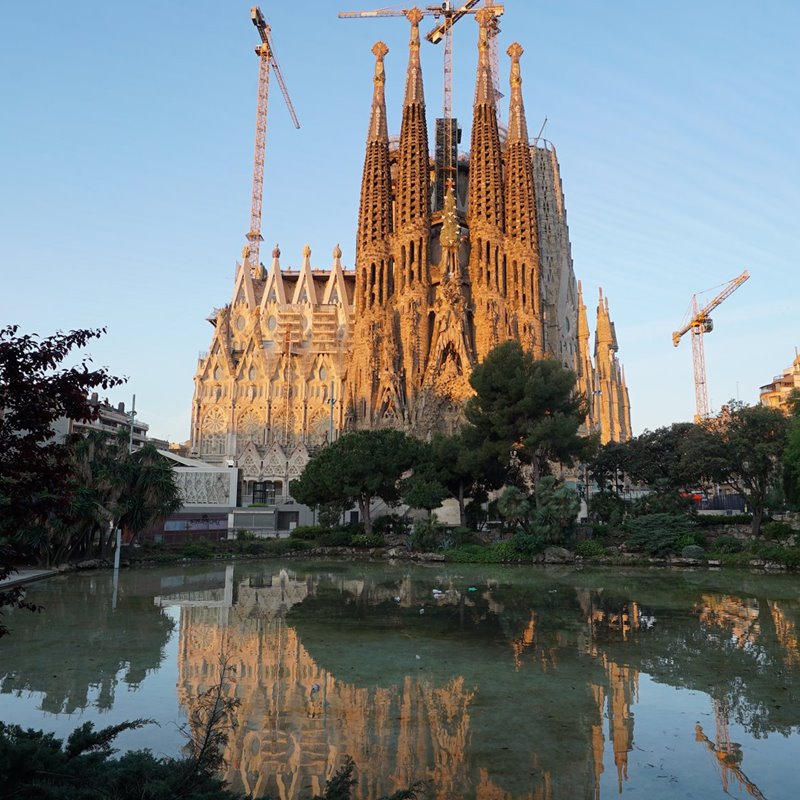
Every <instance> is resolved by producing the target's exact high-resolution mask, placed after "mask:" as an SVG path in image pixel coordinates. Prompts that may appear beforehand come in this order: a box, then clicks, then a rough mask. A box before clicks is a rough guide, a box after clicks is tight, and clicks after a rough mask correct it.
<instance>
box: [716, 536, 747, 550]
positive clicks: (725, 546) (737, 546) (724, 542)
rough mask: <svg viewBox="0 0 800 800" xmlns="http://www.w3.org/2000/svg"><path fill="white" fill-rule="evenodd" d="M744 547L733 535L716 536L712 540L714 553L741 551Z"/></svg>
mask: <svg viewBox="0 0 800 800" xmlns="http://www.w3.org/2000/svg"><path fill="white" fill-rule="evenodd" d="M743 549H744V546H743V545H742V543H741V542H740V541H739V540H738V539H737V538H736V537H735V536H728V535H727V534H724V535H723V536H718V537H717V538H716V539H715V540H714V545H713V550H714V552H715V553H741V552H742V550H743Z"/></svg>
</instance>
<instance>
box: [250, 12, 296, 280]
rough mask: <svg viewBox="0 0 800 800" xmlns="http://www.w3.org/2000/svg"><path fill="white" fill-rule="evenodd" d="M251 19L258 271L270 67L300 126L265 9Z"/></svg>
mask: <svg viewBox="0 0 800 800" xmlns="http://www.w3.org/2000/svg"><path fill="white" fill-rule="evenodd" d="M250 19H251V20H252V22H253V25H255V27H256V30H257V31H258V35H259V36H260V38H261V44H260V45H259V46H258V47H256V55H257V56H258V57H259V64H258V102H257V105H256V143H255V154H254V156H253V191H252V195H251V199H250V230H249V231H248V233H247V241H248V242H249V245H248V248H247V249H248V261H249V266H250V271H251V273H253V274H258V272H259V271H260V269H261V266H260V265H261V260H260V254H259V250H260V245H261V242H262V238H263V237H262V236H261V205H262V200H263V197H264V151H265V147H266V143H267V106H268V100H269V71H270V67H271V68H272V70H273V71H274V72H275V78H276V80H277V81H278V86H279V87H280V90H281V94H282V95H283V99H284V100H285V101H286V106H287V108H288V109H289V115H290V116H291V118H292V122H293V123H294V126H295V128H299V127H300V123H299V121H298V119H297V114H296V113H295V110H294V106H293V105H292V101H291V100H290V98H289V92H288V91H287V89H286V83H285V81H284V80H283V75H282V74H281V70H280V67H279V66H278V62H277V60H276V59H275V52H274V48H273V46H272V36H271V29H270V26H269V25H268V24H267V21H266V20H265V19H264V15H263V14H262V13H261V9H260V8H259V7H258V6H253V7H252V8H251V9H250Z"/></svg>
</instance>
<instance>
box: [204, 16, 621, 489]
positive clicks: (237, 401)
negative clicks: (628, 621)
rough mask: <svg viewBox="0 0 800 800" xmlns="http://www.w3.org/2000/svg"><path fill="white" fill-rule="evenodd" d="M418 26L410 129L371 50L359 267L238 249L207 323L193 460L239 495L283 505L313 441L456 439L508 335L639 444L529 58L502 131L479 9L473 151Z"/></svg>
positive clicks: (413, 39)
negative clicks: (234, 483)
mask: <svg viewBox="0 0 800 800" xmlns="http://www.w3.org/2000/svg"><path fill="white" fill-rule="evenodd" d="M406 16H407V17H408V19H409V22H410V26H411V34H410V43H409V53H408V68H407V71H406V75H405V94H404V100H403V108H402V119H401V126H400V135H399V138H398V137H390V135H389V129H388V124H387V115H386V102H385V98H384V88H385V82H386V79H387V77H386V69H385V64H384V61H385V57H386V55H387V52H388V48H387V47H386V45H385V44H383V43H382V42H378V43H376V44H375V45H374V47H373V48H372V53H373V55H374V57H375V69H374V77H373V91H372V105H371V110H370V115H369V127H368V132H367V142H366V153H365V156H364V169H363V176H362V182H361V199H360V206H359V212H358V220H357V227H356V256H355V265H354V267H352V268H347V267H345V266H344V265H343V264H342V261H341V250H340V249H339V246H338V245H337V246H336V247H335V248H334V249H333V253H332V256H331V261H330V264H329V266H327V267H326V268H320V267H319V265H318V264H319V262H317V266H315V265H314V263H313V262H312V251H311V248H310V247H309V246H306V247H305V249H304V252H303V254H302V262H301V265H300V267H299V268H298V269H287V268H282V267H281V252H280V250H279V248H278V247H277V246H276V247H275V249H274V250H273V252H272V260H271V263H270V265H269V266H268V267H267V266H265V265H262V264H259V265H258V266H257V267H255V268H254V267H253V266H252V265H251V263H250V259H249V258H248V255H249V254H248V250H247V248H245V251H244V253H243V258H242V262H241V264H240V265H238V267H237V271H236V277H235V281H234V286H233V294H232V297H231V301H230V303H228V304H227V305H225V306H224V307H223V308H220V309H217V310H215V312H214V313H213V314H212V316H211V317H210V322H211V324H212V325H213V327H214V332H213V335H212V338H211V345H210V348H209V350H208V352H207V354H204V355H203V356H201V358H200V359H199V362H198V365H197V371H196V374H195V391H194V398H193V405H192V431H191V442H192V452H193V454H195V455H196V456H198V457H199V458H201V459H202V460H203V461H206V462H210V463H219V464H228V465H230V466H233V465H235V466H237V467H238V468H239V477H240V481H241V489H242V492H241V494H242V499H243V500H244V499H248V500H250V501H258V500H263V501H271V500H272V499H273V498H274V497H276V496H278V497H285V496H286V493H287V487H288V482H289V481H290V480H292V479H293V478H295V477H297V476H298V475H299V474H300V473H301V472H302V470H303V468H304V466H305V464H306V463H307V461H308V459H309V457H310V456H311V455H313V452H314V450H315V449H316V448H319V447H321V446H324V445H325V444H327V443H328V442H330V441H332V440H334V439H335V438H336V437H337V436H338V435H339V434H340V433H341V432H343V431H347V430H356V429H362V428H376V427H382V426H391V427H395V428H401V429H403V430H405V431H407V432H409V433H412V434H415V435H418V436H421V437H425V436H428V435H429V434H430V433H431V432H433V431H443V432H451V431H454V430H456V429H457V427H458V425H459V424H460V422H461V419H462V417H461V414H462V408H463V404H464V402H465V400H466V399H468V398H469V396H470V394H471V391H472V390H471V387H470V384H469V376H470V373H471V370H472V368H473V366H474V365H475V364H476V363H478V362H479V361H481V360H482V359H483V358H485V356H486V355H487V353H488V352H489V351H490V350H491V349H492V348H493V347H494V346H495V345H497V344H499V343H500V342H503V341H506V340H509V339H514V340H517V341H519V342H520V343H521V344H522V346H523V347H524V348H525V349H526V350H528V351H530V352H531V353H532V354H533V355H534V356H535V357H536V358H554V359H557V360H558V361H560V362H561V363H563V364H564V365H565V366H566V367H569V368H570V369H572V370H573V371H574V372H575V373H576V376H577V386H576V389H577V391H579V392H581V393H582V394H583V395H584V396H585V397H586V398H587V401H588V407H589V413H588V416H587V419H586V422H585V427H586V432H587V433H589V432H597V433H599V436H600V439H601V441H603V442H608V441H624V440H625V439H627V438H629V436H630V405H629V400H628V391H627V387H626V383H625V376H624V371H623V370H622V367H621V366H620V364H619V361H618V359H617V355H616V353H617V349H618V345H617V337H616V332H615V329H614V324H613V322H612V321H611V318H610V315H609V305H608V299H607V298H606V297H604V296H603V294H602V290H601V291H600V296H599V300H598V305H597V316H596V326H595V339H594V349H593V352H592V350H591V347H590V331H589V322H588V317H587V311H586V306H585V304H584V300H583V296H582V291H581V284H580V282H577V281H576V279H575V274H574V271H573V265H572V257H571V252H570V243H569V231H568V228H567V219H566V211H565V207H564V196H563V192H562V185H561V177H560V173H559V165H558V160H557V157H556V152H555V149H554V147H553V146H552V144H551V143H550V142H547V141H545V140H543V139H534V140H531V138H530V137H529V134H528V129H527V123H526V118H525V108H524V105H523V98H522V72H521V61H522V54H523V49H522V47H521V46H520V45H519V44H517V43H514V44H512V45H511V46H510V47H509V48H508V51H507V53H508V56H509V59H510V92H509V109H508V125H507V127H506V126H502V125H500V124H499V122H498V112H497V107H496V103H497V96H498V93H497V92H496V91H495V88H494V86H495V83H494V75H493V74H492V71H493V59H492V58H491V57H490V46H489V45H490V35H491V18H490V13H489V12H488V11H486V12H483V11H479V12H478V13H477V14H476V15H475V17H476V19H477V22H478V54H479V58H478V68H477V77H476V82H475V100H474V106H473V117H472V127H471V142H470V149H469V152H468V153H462V152H459V151H458V147H457V144H458V138H459V134H460V130H459V128H458V123H457V121H456V120H454V119H437V120H436V127H435V133H434V136H435V141H434V148H433V150H431V148H430V147H429V137H428V126H427V122H426V114H425V99H424V87H423V79H422V71H421V66H420V52H419V50H420V35H419V23H420V19H421V14H420V13H419V12H416V11H410V12H407V14H406Z"/></svg>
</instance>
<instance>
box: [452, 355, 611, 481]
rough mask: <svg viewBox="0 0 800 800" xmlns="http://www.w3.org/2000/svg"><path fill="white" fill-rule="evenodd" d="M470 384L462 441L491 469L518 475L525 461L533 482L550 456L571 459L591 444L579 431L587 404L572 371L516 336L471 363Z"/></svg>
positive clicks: (584, 452)
mask: <svg viewBox="0 0 800 800" xmlns="http://www.w3.org/2000/svg"><path fill="white" fill-rule="evenodd" d="M470 384H471V385H472V388H473V389H475V396H474V397H472V398H471V399H470V400H469V402H468V403H467V405H466V408H465V414H466V418H467V423H468V424H467V425H466V426H465V428H464V431H463V436H464V442H465V443H466V445H467V446H468V447H470V448H472V449H473V450H474V451H475V453H476V456H477V458H478V459H479V461H480V462H481V463H482V464H484V465H485V466H486V468H487V469H488V470H489V471H490V472H491V473H492V474H496V475H499V474H502V473H505V476H504V477H505V478H506V479H507V478H512V479H516V480H517V481H519V480H520V479H521V478H520V474H519V473H520V469H519V467H520V466H527V467H528V468H529V470H530V475H531V480H532V483H533V485H534V487H535V486H536V484H537V483H538V482H539V479H540V478H541V477H542V476H543V475H546V474H548V472H549V464H550V462H559V463H562V464H566V465H570V464H572V463H573V462H574V460H575V459H576V458H579V457H586V456H587V455H588V453H589V452H590V451H591V450H592V449H593V447H594V444H595V443H594V440H593V439H592V438H591V437H583V436H580V435H579V433H578V430H579V428H580V426H581V424H582V423H583V421H584V420H585V418H586V406H585V401H584V398H582V397H581V396H580V395H579V394H577V393H576V391H575V373H573V372H572V371H571V370H568V369H565V368H564V367H562V366H561V364H559V363H558V362H557V361H554V360H552V359H544V360H541V361H537V360H535V359H534V358H533V356H532V355H531V354H530V353H528V352H526V351H524V350H523V349H522V347H521V346H520V344H519V343H518V342H514V341H508V342H504V343H503V344H500V345H498V346H497V347H495V348H494V349H493V350H492V351H491V352H490V353H489V355H488V356H486V358H485V360H484V361H483V362H482V363H480V364H478V365H477V366H476V367H475V369H474V370H473V372H472V376H471V378H470ZM503 482H504V481H503V480H500V484H502V483H503ZM498 485H499V484H498Z"/></svg>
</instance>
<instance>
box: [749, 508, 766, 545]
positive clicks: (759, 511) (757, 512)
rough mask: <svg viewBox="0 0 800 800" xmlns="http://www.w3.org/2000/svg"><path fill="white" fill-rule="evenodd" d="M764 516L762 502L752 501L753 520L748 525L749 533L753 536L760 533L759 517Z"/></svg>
mask: <svg viewBox="0 0 800 800" xmlns="http://www.w3.org/2000/svg"><path fill="white" fill-rule="evenodd" d="M763 516H764V504H763V503H760V502H759V503H753V522H752V524H751V526H750V535H751V536H753V537H756V536H758V535H759V534H760V533H761V519H762V518H763Z"/></svg>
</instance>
